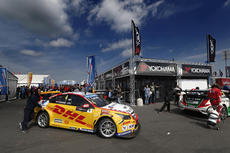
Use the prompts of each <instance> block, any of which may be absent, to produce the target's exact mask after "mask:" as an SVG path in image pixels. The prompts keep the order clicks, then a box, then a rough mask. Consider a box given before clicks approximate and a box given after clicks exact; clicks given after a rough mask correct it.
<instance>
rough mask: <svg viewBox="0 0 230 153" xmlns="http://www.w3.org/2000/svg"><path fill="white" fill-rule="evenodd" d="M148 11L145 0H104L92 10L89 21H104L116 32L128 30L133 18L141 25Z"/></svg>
mask: <svg viewBox="0 0 230 153" xmlns="http://www.w3.org/2000/svg"><path fill="white" fill-rule="evenodd" d="M148 11H149V9H148V8H147V6H146V4H145V3H144V1H143V0H126V1H119V0H103V1H102V2H101V3H100V4H99V5H97V6H96V7H95V8H94V9H92V10H91V11H90V15H89V16H88V21H96V22H100V21H104V22H106V23H107V24H109V25H110V26H111V29H112V30H115V31H116V32H127V31H129V30H130V27H131V23H130V22H131V19H133V20H134V21H135V23H136V24H137V25H140V24H141V23H142V20H143V19H144V17H146V16H147V14H148Z"/></svg>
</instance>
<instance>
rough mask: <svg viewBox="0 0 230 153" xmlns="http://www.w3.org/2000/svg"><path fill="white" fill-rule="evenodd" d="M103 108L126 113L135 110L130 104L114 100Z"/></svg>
mask: <svg viewBox="0 0 230 153" xmlns="http://www.w3.org/2000/svg"><path fill="white" fill-rule="evenodd" d="M102 108H105V109H109V110H114V111H120V112H125V113H130V114H132V113H133V112H134V111H133V109H132V108H131V107H130V106H128V105H124V104H118V103H114V102H112V103H110V104H109V105H106V106H104V107H102Z"/></svg>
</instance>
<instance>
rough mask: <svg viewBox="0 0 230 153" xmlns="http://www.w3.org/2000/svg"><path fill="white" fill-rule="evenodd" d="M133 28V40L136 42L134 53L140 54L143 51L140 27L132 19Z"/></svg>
mask: <svg viewBox="0 0 230 153" xmlns="http://www.w3.org/2000/svg"><path fill="white" fill-rule="evenodd" d="M132 28H133V42H134V55H140V52H141V35H140V32H139V29H138V27H136V26H135V23H134V22H133V20H132Z"/></svg>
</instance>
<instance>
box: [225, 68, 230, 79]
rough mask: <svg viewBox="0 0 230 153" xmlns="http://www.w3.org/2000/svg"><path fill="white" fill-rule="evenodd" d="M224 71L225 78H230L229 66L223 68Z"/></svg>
mask: <svg viewBox="0 0 230 153" xmlns="http://www.w3.org/2000/svg"><path fill="white" fill-rule="evenodd" d="M225 69H226V71H225V72H226V77H230V66H226V67H225Z"/></svg>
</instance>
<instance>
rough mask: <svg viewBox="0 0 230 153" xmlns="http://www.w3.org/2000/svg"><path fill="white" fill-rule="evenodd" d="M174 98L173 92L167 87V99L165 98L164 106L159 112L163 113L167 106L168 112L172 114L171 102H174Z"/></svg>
mask: <svg viewBox="0 0 230 153" xmlns="http://www.w3.org/2000/svg"><path fill="white" fill-rule="evenodd" d="M172 97H173V90H172V89H171V88H169V87H166V89H165V97H164V104H163V106H162V107H161V109H160V111H159V112H162V111H163V110H164V109H165V107H166V106H167V111H168V112H170V101H171V100H172Z"/></svg>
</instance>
